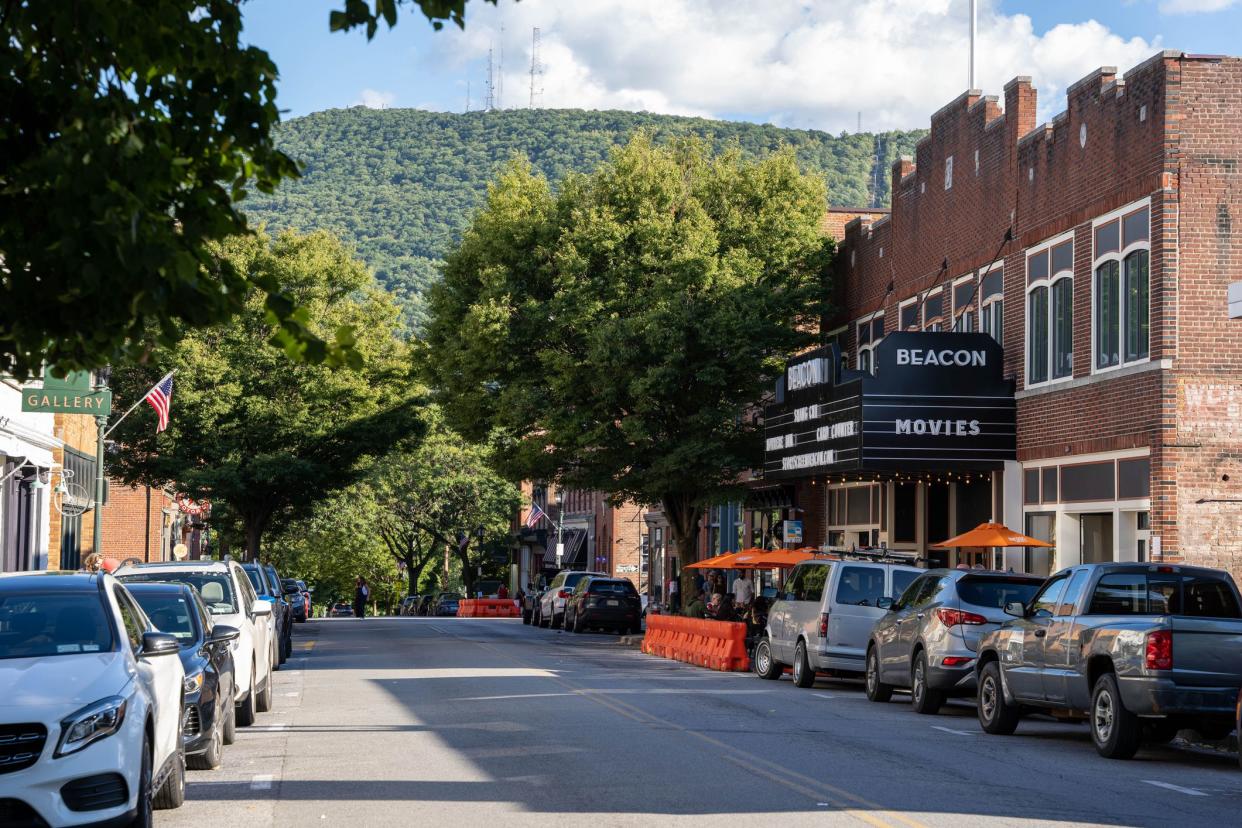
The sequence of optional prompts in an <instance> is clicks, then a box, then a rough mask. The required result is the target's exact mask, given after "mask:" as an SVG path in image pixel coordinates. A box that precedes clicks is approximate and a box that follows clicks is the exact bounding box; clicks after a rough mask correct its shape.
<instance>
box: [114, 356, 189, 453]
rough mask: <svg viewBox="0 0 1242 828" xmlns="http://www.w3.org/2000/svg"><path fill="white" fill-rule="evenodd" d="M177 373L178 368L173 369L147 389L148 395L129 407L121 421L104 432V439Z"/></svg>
mask: <svg viewBox="0 0 1242 828" xmlns="http://www.w3.org/2000/svg"><path fill="white" fill-rule="evenodd" d="M175 373H177V369H176V368H174V369H172V370H171V371H169V372H168V373H167V374H165V375H164V376H162V377H160V381H159V382H157V383H156V384H155V385H152V386H151V387H150V388H148V389H147V393H145V394H143V395H142V396H141V397H139V398H138V402H136V403H134V404H133V405H131V406H130V407H129V410H128V411H126V412H125V413H124V414H122V415H121V419H119V420H117V421H116V422H115V423H113V424H112V427H111V428H109V429H108V430H107V431H105V432H104V439H105V440H106V439H107V438H108V435H109V434H111V433H112V429H114V428H116V427H117V426H119V425H120V424H121V423H122V422H124V420H125V418H126V417H128V416H129V415H130V414H132V413H134V409H135V408H137V407H138V406H140V405H142V403H143V401H144V400H146V398H147V397H149V396H151V392H152V391H154V390H155V389H156V388H158V387H159V386H160V385H162V384H163V383H164V380H166V379H168V378H169V377H171V376H172V375H173V374H175Z"/></svg>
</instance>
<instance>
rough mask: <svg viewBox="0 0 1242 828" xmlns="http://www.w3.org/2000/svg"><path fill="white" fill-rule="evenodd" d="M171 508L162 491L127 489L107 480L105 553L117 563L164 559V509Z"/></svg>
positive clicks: (169, 501)
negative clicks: (120, 561) (119, 561)
mask: <svg viewBox="0 0 1242 828" xmlns="http://www.w3.org/2000/svg"><path fill="white" fill-rule="evenodd" d="M174 506H175V504H174V502H173V499H172V497H171V496H170V495H169V494H168V493H167V492H165V491H163V490H162V489H153V488H148V487H130V486H126V485H124V484H122V483H119V482H117V481H115V480H110V481H109V487H108V504H107V505H106V506H104V511H103V532H104V543H103V550H104V554H106V555H107V556H108V557H109V558H115V559H116V560H124V559H126V558H138V559H139V560H143V561H159V560H164V558H165V557H166V556H165V554H164V550H163V548H162V533H163V527H164V513H163V510H164V509H171V508H174Z"/></svg>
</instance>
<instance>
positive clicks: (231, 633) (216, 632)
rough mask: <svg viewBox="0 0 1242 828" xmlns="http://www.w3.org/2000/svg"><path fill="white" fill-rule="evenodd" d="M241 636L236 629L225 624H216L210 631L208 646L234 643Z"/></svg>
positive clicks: (239, 631)
mask: <svg viewBox="0 0 1242 828" xmlns="http://www.w3.org/2000/svg"><path fill="white" fill-rule="evenodd" d="M239 635H241V630H239V629H237V627H230V626H228V625H227V624H217V625H216V626H215V627H213V628H212V630H211V637H210V638H208V639H207V643H208V644H223V643H225V642H227V641H234V640H236V638H237V637H238V636H239Z"/></svg>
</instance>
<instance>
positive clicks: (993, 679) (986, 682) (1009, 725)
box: [978, 661, 1022, 736]
mask: <svg viewBox="0 0 1242 828" xmlns="http://www.w3.org/2000/svg"><path fill="white" fill-rule="evenodd" d="M978 712H979V726H980V727H982V728H983V730H984V731H985V732H987V733H991V734H993V735H996V736H1008V735H1009V734H1011V733H1013V732H1014V731H1015V730H1017V729H1018V721H1019V720H1020V719H1021V718H1022V714H1021V712H1020V711H1019V709H1018V706H1017V705H1014V704H1010V703H1009V702H1007V701H1006V700H1005V691H1004V688H1003V687H1002V685H1001V675H1000V664H999V663H998V662H995V661H993V662H989V663H988V664H987V665H986V666H984V668H983V672H982V673H980V674H979V696H978Z"/></svg>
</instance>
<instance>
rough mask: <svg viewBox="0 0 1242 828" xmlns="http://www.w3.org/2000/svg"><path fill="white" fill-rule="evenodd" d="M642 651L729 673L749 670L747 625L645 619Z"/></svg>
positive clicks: (666, 617) (659, 617) (672, 617)
mask: <svg viewBox="0 0 1242 828" xmlns="http://www.w3.org/2000/svg"><path fill="white" fill-rule="evenodd" d="M642 651H643V652H644V653H647V654H649V655H655V656H660V657H662V658H671V659H674V660H676V661H684V662H686V663H687V664H697V665H698V666H700V667H709V668H711V669H712V670H725V671H730V672H737V671H744V670H749V669H750V658H749V657H748V656H747V655H746V625H745V624H743V623H741V622H738V621H712V620H709V619H706V618H684V617H682V616H680V615H648V616H647V634H646V635H645V636H643V644H642Z"/></svg>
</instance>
